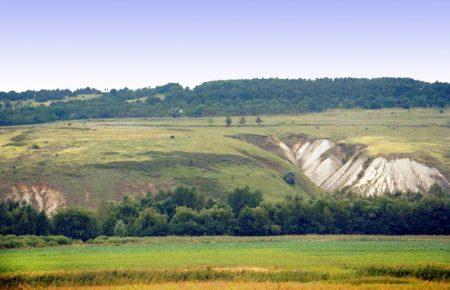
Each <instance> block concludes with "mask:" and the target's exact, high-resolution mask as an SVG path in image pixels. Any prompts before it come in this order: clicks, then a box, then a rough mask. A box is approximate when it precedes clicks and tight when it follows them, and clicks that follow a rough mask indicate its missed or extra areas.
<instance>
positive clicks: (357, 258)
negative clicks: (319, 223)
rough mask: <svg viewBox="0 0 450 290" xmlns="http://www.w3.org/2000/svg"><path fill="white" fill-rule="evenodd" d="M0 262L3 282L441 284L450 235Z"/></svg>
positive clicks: (77, 247)
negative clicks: (449, 236)
mask: <svg viewBox="0 0 450 290" xmlns="http://www.w3.org/2000/svg"><path fill="white" fill-rule="evenodd" d="M0 261H1V263H0V272H1V274H0V279H1V280H0V281H2V283H4V284H5V285H11V286H14V285H16V284H25V285H31V286H91V285H97V286H102V285H103V286H108V285H116V286H120V285H122V284H123V285H130V284H131V285H136V284H149V283H150V284H154V283H169V284H164V285H166V286H167V287H169V286H170V285H171V284H170V283H181V282H182V284H181V285H184V286H183V287H186V288H188V289H189V283H190V282H192V281H202V283H203V284H204V288H206V289H209V288H208V287H213V286H212V285H214V283H216V282H217V283H219V282H220V281H222V282H220V283H225V282H226V283H231V284H230V285H231V286H232V285H235V286H236V288H247V287H246V286H245V285H246V284H245V283H250V284H249V285H253V283H254V286H251V287H254V289H256V288H257V286H256V285H258V283H262V284H263V285H265V286H264V288H267V289H272V288H271V287H274V286H276V284H273V283H275V282H276V283H281V282H282V283H283V285H284V283H285V282H286V283H287V284H286V285H284V286H286V287H288V286H289V285H291V286H292V287H293V285H294V286H295V285H296V284H295V283H299V282H301V283H306V282H308V283H313V284H312V285H313V286H314V285H315V286H314V287H317V289H321V288H320V287H322V286H324V285H325V286H326V285H330V284H329V283H332V284H336V287H338V286H339V285H344V286H345V285H354V286H355V285H356V286H357V285H359V286H364V285H365V286H368V285H369V286H370V285H373V284H386V285H388V284H390V285H391V286H392V285H403V286H408V285H409V286H414V285H415V286H416V287H418V286H420V287H422V286H423V287H424V289H426V287H427V285H428V286H430V285H432V286H434V287H438V288H442V289H445V288H447V287H448V284H446V283H447V282H448V279H449V278H450V239H449V238H448V237H446V236H442V237H430V236H403V237H396V236H394V237H387V236H351V235H350V236H316V235H306V236H279V237H162V238H157V237H150V238H106V237H99V238H97V239H95V240H92V241H89V242H87V243H86V244H73V245H68V246H54V247H44V248H20V249H13V250H2V251H1V252H0ZM218 281H219V282H218ZM426 281H428V282H426ZM213 282H214V283H213ZM244 282H245V283H244ZM183 283H184V284H183ZM211 283H212V284H211ZM243 283H244V284H243ZM289 283H291V284H289ZM292 283H293V284H292ZM323 283H325V284H323ZM430 283H431V284H430ZM174 285H177V284H174ZM239 285H240V286H239ZM243 285H244V286H243ZM241 286H243V287H241ZM135 287H136V286H135ZM168 289H169V288H168ZM247 289H248V288H247ZM313 289H314V288H313ZM447 289H448V288H447Z"/></svg>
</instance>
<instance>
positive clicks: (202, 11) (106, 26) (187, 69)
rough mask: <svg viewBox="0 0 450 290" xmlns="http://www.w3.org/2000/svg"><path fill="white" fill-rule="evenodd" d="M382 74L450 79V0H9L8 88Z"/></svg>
mask: <svg viewBox="0 0 450 290" xmlns="http://www.w3.org/2000/svg"><path fill="white" fill-rule="evenodd" d="M382 76H389V77H411V78H414V79H419V80H424V81H430V82H434V81H443V82H450V1H447V0H424V1H416V0H409V1H405V0H397V1H395V0H389V1H388V0H377V1H369V0H359V1H356V0H340V1H331V0H330V1H323V0H322V1H321V0H319V1H312V0H310V1H302V0H297V1H289V0H277V1H275V0H272V1H264V0H260V1H245V0H241V1H237V0H227V1H214V0H209V1H196V0H192V1H171V0H165V1H164V0H160V1H139V0H127V1H125V0H122V1H115V0H107V1H103V0H89V1H85V0H77V1H61V0H58V1H49V0H40V1H35V0H31V1H24V0H14V1H13V0H0V91H9V90H16V91H24V90H27V89H43V88H45V89H55V88H69V89H76V88H80V87H86V86H90V87H95V88H97V89H101V90H103V89H111V88H123V87H128V88H139V87H148V86H151V87H153V86H156V85H162V84H165V83H168V82H178V83H180V84H182V85H184V86H189V87H193V86H195V85H198V84H200V83H202V82H205V81H211V80H218V79H241V78H268V77H278V78H308V79H314V78H321V77H330V78H335V77H367V78H373V77H382Z"/></svg>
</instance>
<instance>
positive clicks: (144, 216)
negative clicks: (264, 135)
mask: <svg viewBox="0 0 450 290" xmlns="http://www.w3.org/2000/svg"><path fill="white" fill-rule="evenodd" d="M0 234H2V235H5V234H15V235H47V234H54V235H64V236H66V237H70V238H74V239H81V240H84V241H86V240H88V239H92V238H95V237H96V236H98V235H106V236H165V235H191V236H198V235H244V236H259V235H286V234H383V235H404V234H427V235H448V234H450V200H449V198H448V195H446V194H443V193H442V191H436V193H432V194H428V195H427V196H426V197H423V196H422V195H420V194H413V195H406V196H405V195H398V196H380V197H370V198H365V197H357V196H351V195H344V196H343V197H340V198H331V197H327V198H315V199H308V200H306V199H302V198H301V197H299V196H289V197H287V198H286V199H285V200H284V201H282V202H278V203H267V202H264V201H263V198H262V194H261V192H259V191H252V190H250V189H249V188H248V187H245V188H237V189H236V190H234V191H233V192H231V193H229V194H228V195H227V196H226V198H225V200H224V201H223V202H220V203H217V202H216V201H214V200H213V199H211V198H206V197H205V196H204V195H202V194H199V193H198V192H197V191H196V190H195V188H185V187H178V188H177V189H175V190H174V191H168V192H163V191H161V192H159V193H158V194H156V195H152V194H148V195H147V196H145V197H142V198H136V199H135V198H132V197H130V196H126V197H125V198H124V199H123V201H122V202H120V203H102V204H101V205H100V206H99V207H98V209H97V212H95V213H94V212H91V211H87V210H82V209H75V208H71V209H64V210H61V211H59V212H58V213H56V214H55V215H54V216H53V217H51V218H48V217H47V216H46V215H45V214H44V213H37V212H36V210H34V209H33V208H32V207H31V206H29V205H26V204H19V203H17V202H7V203H3V204H1V205H0Z"/></svg>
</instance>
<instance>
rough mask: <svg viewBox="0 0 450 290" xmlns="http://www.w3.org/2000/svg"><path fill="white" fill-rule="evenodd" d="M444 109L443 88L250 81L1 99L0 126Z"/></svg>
mask: <svg viewBox="0 0 450 290" xmlns="http://www.w3.org/2000/svg"><path fill="white" fill-rule="evenodd" d="M449 105H450V84H448V83H439V82H435V83H427V82H422V81H417V80H413V79H408V78H376V79H357V78H337V79H329V78H324V79H316V80H305V79H249V80H225V81H211V82H206V83H203V84H201V85H199V86H196V87H195V88H193V89H190V88H183V87H182V86H181V85H179V84H175V83H170V84H167V85H164V86H159V87H154V88H150V87H148V88H142V89H136V90H131V89H127V88H124V89H119V90H116V89H113V90H110V91H108V92H103V93H102V92H100V91H99V90H96V89H91V88H85V89H79V90H76V91H70V90H40V91H26V92H22V93H17V92H0V125H18V124H35V123H43V122H51V121H57V120H69V119H90V118H124V117H182V116H184V117H202V116H225V115H260V114H298V113H305V112H321V111H325V110H330V109H336V108H347V109H350V108H364V109H380V108H394V107H401V108H411V107H424V108H428V107H441V108H445V107H447V106H449Z"/></svg>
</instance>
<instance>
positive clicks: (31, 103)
mask: <svg viewBox="0 0 450 290" xmlns="http://www.w3.org/2000/svg"><path fill="white" fill-rule="evenodd" d="M99 97H101V94H86V95H77V96H66V97H65V98H64V99H59V100H49V101H45V102H38V101H36V100H34V99H27V100H20V101H10V103H11V104H13V105H16V104H18V103H20V104H22V105H27V106H49V105H50V104H51V103H52V102H69V101H84V100H90V99H95V98H99ZM0 103H1V104H4V103H5V102H4V101H0Z"/></svg>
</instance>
